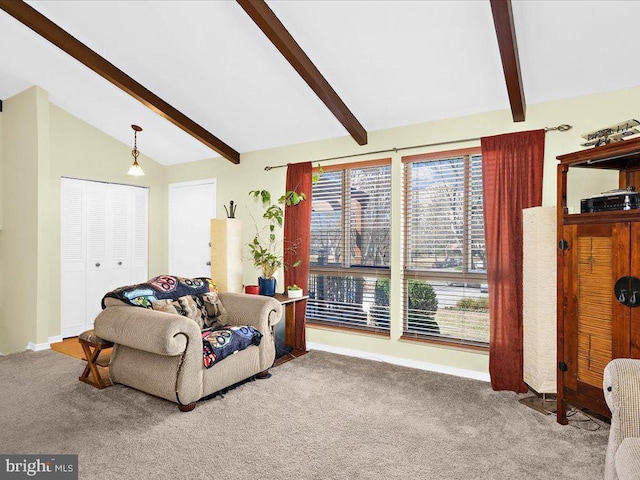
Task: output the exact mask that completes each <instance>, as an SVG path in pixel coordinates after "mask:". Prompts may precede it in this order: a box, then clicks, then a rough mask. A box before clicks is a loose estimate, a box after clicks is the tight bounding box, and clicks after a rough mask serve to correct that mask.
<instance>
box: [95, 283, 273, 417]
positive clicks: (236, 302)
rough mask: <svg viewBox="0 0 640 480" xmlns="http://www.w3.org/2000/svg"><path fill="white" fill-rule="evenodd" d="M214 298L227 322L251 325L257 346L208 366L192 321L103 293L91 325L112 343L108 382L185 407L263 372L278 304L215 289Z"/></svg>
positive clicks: (268, 364)
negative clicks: (93, 323) (255, 333)
mask: <svg viewBox="0 0 640 480" xmlns="http://www.w3.org/2000/svg"><path fill="white" fill-rule="evenodd" d="M218 297H219V300H220V301H221V303H222V305H223V306H224V309H225V310H226V312H227V315H228V317H227V318H226V323H227V324H228V325H229V326H234V325H235V326H240V325H243V326H252V327H254V328H255V329H256V330H258V331H259V332H260V333H261V334H262V338H261V339H260V342H259V345H255V344H252V345H249V346H248V347H246V348H244V349H243V350H241V351H237V352H236V353H234V354H232V355H229V356H228V357H226V358H224V359H223V360H222V361H219V362H217V363H215V364H213V365H212V366H211V367H210V368H205V366H204V363H203V335H202V330H201V327H200V325H198V323H197V322H196V321H194V320H192V319H191V318H188V317H185V316H183V315H179V314H175V313H166V312H163V311H158V310H154V309H152V308H150V307H149V305H147V306H146V307H147V308H144V307H145V306H144V305H142V306H136V305H135V303H134V302H126V301H123V300H122V299H118V298H112V297H109V296H107V297H105V298H104V299H103V307H104V309H103V311H102V312H101V313H100V314H99V315H98V317H97V318H96V320H95V327H94V328H95V333H96V335H98V336H99V337H101V338H103V339H105V340H109V341H111V342H113V343H114V344H115V345H114V348H113V352H112V354H111V362H110V364H109V376H110V378H111V381H112V382H113V383H120V384H124V385H127V386H129V387H132V388H135V389H137V390H141V391H143V392H146V393H149V394H151V395H155V396H157V397H161V398H165V399H167V400H170V401H172V402H175V403H177V404H178V407H179V408H180V410H181V411H189V410H192V409H193V408H195V405H196V402H197V401H198V400H199V399H201V398H203V397H206V396H208V395H211V394H213V393H216V392H219V391H220V390H223V389H226V388H228V387H230V386H232V385H235V384H237V383H239V382H241V381H243V380H246V379H249V378H252V377H254V376H256V375H259V374H262V376H266V375H265V374H266V373H267V371H268V369H269V367H271V366H272V364H273V361H274V358H275V344H274V338H273V332H272V330H273V328H272V327H273V325H275V324H276V323H277V322H278V321H279V320H280V318H281V308H282V307H281V305H280V303H279V302H278V301H277V300H275V299H273V298H270V297H263V296H259V295H245V294H236V293H220V294H218ZM132 303H133V304H132Z"/></svg>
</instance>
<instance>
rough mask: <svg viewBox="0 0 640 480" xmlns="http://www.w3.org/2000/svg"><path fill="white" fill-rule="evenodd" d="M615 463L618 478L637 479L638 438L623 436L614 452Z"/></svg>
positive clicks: (638, 465) (639, 442) (639, 464)
mask: <svg viewBox="0 0 640 480" xmlns="http://www.w3.org/2000/svg"><path fill="white" fill-rule="evenodd" d="M615 463H616V473H617V474H618V478H619V479H620V480H633V479H634V478H635V479H637V478H638V472H640V438H636V437H632V438H625V439H624V440H623V442H622V443H621V444H620V447H619V448H618V451H617V452H616V462H615Z"/></svg>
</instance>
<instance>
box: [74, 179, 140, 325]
mask: <svg viewBox="0 0 640 480" xmlns="http://www.w3.org/2000/svg"><path fill="white" fill-rule="evenodd" d="M62 185H63V192H62V203H63V204H62V212H63V213H62V218H63V226H62V228H63V234H62V240H63V244H62V251H63V260H62V272H63V276H62V287H61V290H62V312H61V320H62V328H61V330H62V335H63V336H72V335H77V334H78V333H81V332H82V331H83V330H86V329H89V328H92V327H93V320H94V319H95V317H96V316H97V315H98V314H99V313H100V311H101V310H102V308H101V300H102V297H103V296H104V294H105V293H107V292H108V291H110V290H113V289H114V288H116V287H120V286H123V285H129V284H132V283H139V282H142V281H144V280H146V279H147V259H148V254H147V251H148V247H147V239H148V233H147V231H148V220H147V217H148V208H147V207H148V190H147V189H146V188H140V187H130V186H125V185H113V184H106V183H99V182H91V181H85V180H71V179H63V183H62ZM69 186H71V187H69ZM76 189H79V190H81V191H83V197H82V198H78V197H77V194H76V196H75V197H74V196H73V195H74V194H73V192H75V190H76ZM78 201H81V202H82V203H81V204H80V205H78V203H77V202H78ZM72 214H75V215H76V216H77V217H78V218H80V219H81V220H78V221H79V222H81V223H82V224H83V227H82V230H78V229H77V230H78V232H77V233H76V235H75V237H73V240H74V241H75V242H76V243H80V244H81V247H80V248H79V249H78V250H79V251H82V252H83V253H82V254H76V257H74V258H80V256H82V258H83V260H84V261H83V262H82V267H80V261H79V260H76V262H77V264H74V265H72V264H69V265H67V262H66V260H65V254H64V252H65V251H66V250H67V249H69V250H70V249H71V248H72V247H71V246H70V245H71V243H68V240H72V238H71V237H70V235H69V234H66V233H65V230H66V229H67V226H66V224H65V220H64V219H65V218H67V217H70V218H71V216H72ZM74 218H75V217H74ZM82 219H83V220H82ZM69 222H70V221H67V223H69ZM74 232H75V230H74ZM84 252H86V253H84ZM68 255H70V253H69V254H68ZM68 255H67V256H68ZM76 271H77V273H76V274H75V276H72V275H71V273H69V272H76ZM82 271H84V277H82V275H81V273H80V272H82ZM65 272H66V273H65ZM71 318H73V319H74V320H73V321H71V320H70V319H71Z"/></svg>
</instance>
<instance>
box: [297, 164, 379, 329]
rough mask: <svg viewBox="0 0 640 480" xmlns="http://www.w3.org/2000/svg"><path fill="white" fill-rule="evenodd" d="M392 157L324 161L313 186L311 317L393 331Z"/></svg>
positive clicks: (317, 320)
mask: <svg viewBox="0 0 640 480" xmlns="http://www.w3.org/2000/svg"><path fill="white" fill-rule="evenodd" d="M390 237H391V161H390V160H378V161H374V162H362V163H357V164H350V165H343V166H333V167H324V169H323V173H322V175H321V176H320V178H319V180H318V182H317V183H315V184H314V186H313V192H312V214H311V258H310V272H309V300H308V301H307V312H306V317H307V321H308V322H310V323H319V324H325V325H333V326H340V327H347V328H358V329H365V330H369V331H377V332H388V331H389V261H390V258H389V257H390V240H391V238H390Z"/></svg>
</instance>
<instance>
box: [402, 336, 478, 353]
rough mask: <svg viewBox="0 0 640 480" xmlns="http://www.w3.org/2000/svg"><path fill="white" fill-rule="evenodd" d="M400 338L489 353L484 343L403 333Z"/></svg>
mask: <svg viewBox="0 0 640 480" xmlns="http://www.w3.org/2000/svg"><path fill="white" fill-rule="evenodd" d="M400 340H403V341H407V342H416V343H426V344H429V345H438V346H442V347H455V348H460V349H462V350H474V351H476V352H482V353H489V346H488V345H487V346H483V345H469V344H467V343H460V342H455V341H450V340H444V339H440V338H433V337H418V336H413V335H402V336H401V337H400Z"/></svg>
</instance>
